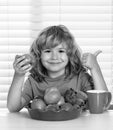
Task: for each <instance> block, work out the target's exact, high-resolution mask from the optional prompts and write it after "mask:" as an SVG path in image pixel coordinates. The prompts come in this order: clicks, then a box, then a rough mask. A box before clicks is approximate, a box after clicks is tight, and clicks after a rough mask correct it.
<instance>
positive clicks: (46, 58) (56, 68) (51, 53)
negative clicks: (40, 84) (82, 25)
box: [41, 44, 68, 76]
mask: <svg viewBox="0 0 113 130" xmlns="http://www.w3.org/2000/svg"><path fill="white" fill-rule="evenodd" d="M41 61H42V64H43V66H44V67H45V68H46V69H47V72H48V74H49V75H53V74H54V75H57V76H60V75H62V74H64V72H65V67H66V65H67V64H68V56H67V51H66V46H65V45H62V44H60V45H58V46H56V47H55V48H51V49H45V50H43V51H42V53H41Z"/></svg>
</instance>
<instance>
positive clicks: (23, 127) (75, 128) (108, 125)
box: [0, 109, 113, 130]
mask: <svg viewBox="0 0 113 130" xmlns="http://www.w3.org/2000/svg"><path fill="white" fill-rule="evenodd" d="M0 130H113V110H109V111H106V112H104V113H103V114H90V113H89V111H87V112H84V113H82V114H81V116H80V117H78V118H76V119H73V120H68V121H39V120H34V119H31V118H30V116H29V114H28V111H27V110H26V109H25V110H22V111H21V112H19V113H9V112H8V110H7V109H0Z"/></svg>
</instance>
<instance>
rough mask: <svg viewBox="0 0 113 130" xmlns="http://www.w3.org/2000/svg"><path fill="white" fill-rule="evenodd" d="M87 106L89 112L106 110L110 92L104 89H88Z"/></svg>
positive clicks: (108, 104)
mask: <svg viewBox="0 0 113 130" xmlns="http://www.w3.org/2000/svg"><path fill="white" fill-rule="evenodd" d="M87 95H88V108H89V111H90V113H93V114H99V113H103V112H104V111H106V110H107V109H108V108H109V106H110V102H111V98H112V96H111V93H110V92H109V91H104V90H88V91H87Z"/></svg>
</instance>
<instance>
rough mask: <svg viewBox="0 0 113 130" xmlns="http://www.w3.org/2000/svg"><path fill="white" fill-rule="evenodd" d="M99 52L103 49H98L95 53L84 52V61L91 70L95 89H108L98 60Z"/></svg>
mask: <svg viewBox="0 0 113 130" xmlns="http://www.w3.org/2000/svg"><path fill="white" fill-rule="evenodd" d="M99 53H101V51H97V52H95V53H94V54H91V53H85V54H83V57H82V62H83V65H84V66H85V67H87V68H88V69H89V70H90V72H91V75H92V78H93V81H94V87H95V89H101V90H107V91H108V88H107V86H106V83H105V80H104V78H103V75H102V72H101V69H100V66H99V64H98V62H97V56H98V54H99Z"/></svg>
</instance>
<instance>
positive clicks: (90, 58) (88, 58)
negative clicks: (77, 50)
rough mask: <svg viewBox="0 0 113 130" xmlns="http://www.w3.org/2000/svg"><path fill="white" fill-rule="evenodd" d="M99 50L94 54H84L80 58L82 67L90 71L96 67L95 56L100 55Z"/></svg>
mask: <svg viewBox="0 0 113 130" xmlns="http://www.w3.org/2000/svg"><path fill="white" fill-rule="evenodd" d="M101 52H102V51H101V50H98V51H96V52H95V53H94V54H91V53H84V54H83V56H82V63H83V66H85V67H86V68H88V69H90V70H92V69H93V68H96V67H98V63H97V56H98V55H99V54H100V53H101Z"/></svg>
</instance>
